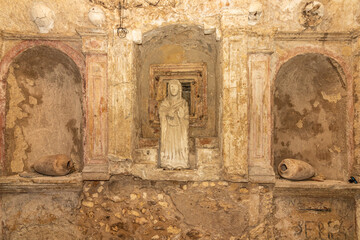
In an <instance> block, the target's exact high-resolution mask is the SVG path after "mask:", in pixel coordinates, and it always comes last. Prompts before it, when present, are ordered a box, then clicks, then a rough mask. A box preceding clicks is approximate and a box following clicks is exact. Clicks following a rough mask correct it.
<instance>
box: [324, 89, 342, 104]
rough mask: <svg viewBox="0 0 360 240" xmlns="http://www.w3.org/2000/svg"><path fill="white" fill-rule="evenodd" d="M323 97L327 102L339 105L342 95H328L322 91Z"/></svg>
mask: <svg viewBox="0 0 360 240" xmlns="http://www.w3.org/2000/svg"><path fill="white" fill-rule="evenodd" d="M321 95H322V97H323V98H324V99H325V100H327V101H329V102H331V103H337V101H339V100H340V99H341V95H340V93H337V94H329V95H327V94H326V92H324V91H321Z"/></svg>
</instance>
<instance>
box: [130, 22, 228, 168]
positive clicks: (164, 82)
mask: <svg viewBox="0 0 360 240" xmlns="http://www.w3.org/2000/svg"><path fill="white" fill-rule="evenodd" d="M218 50H219V43H218V42H217V41H216V36H215V33H212V34H205V33H204V29H203V28H201V27H198V26H188V25H171V26H166V27H162V28H159V29H155V30H152V31H150V32H147V33H145V34H144V36H143V41H142V44H141V45H137V47H136V75H137V103H138V104H136V112H137V118H136V119H137V121H136V130H135V131H136V136H137V142H136V150H135V155H136V156H138V155H140V157H138V158H137V157H135V158H136V159H137V160H135V161H136V162H140V163H151V164H156V162H157V161H158V159H159V146H160V145H161V144H160V135H161V126H160V117H159V108H160V104H161V103H162V102H164V100H165V99H166V97H167V96H169V93H168V84H169V82H171V81H173V80H178V81H179V82H180V84H181V94H182V96H181V97H182V98H183V99H184V100H185V101H186V103H187V106H188V108H189V117H188V118H189V124H188V127H189V130H188V147H189V165H190V167H189V168H190V169H196V168H197V167H198V164H199V161H197V155H198V151H197V149H199V148H202V149H207V148H209V147H211V148H212V149H218V140H217V136H218V122H219V117H218V116H219V112H218V109H219V94H220V91H219V90H218V89H221V88H220V84H221V81H219V79H220V78H221V77H220V69H219V66H220V65H219V64H218ZM203 143H204V144H203ZM206 143H208V144H206ZM164 144H165V143H163V146H164ZM210 145H211V146H210ZM211 151H212V150H211ZM213 152H215V150H214V151H213ZM157 165H158V166H160V165H161V164H159V163H157Z"/></svg>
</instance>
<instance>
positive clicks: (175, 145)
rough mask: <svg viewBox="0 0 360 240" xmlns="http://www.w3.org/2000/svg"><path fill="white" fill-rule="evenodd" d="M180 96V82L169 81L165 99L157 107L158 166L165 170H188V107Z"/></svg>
mask: <svg viewBox="0 0 360 240" xmlns="http://www.w3.org/2000/svg"><path fill="white" fill-rule="evenodd" d="M181 94H182V87H181V83H180V81H179V80H171V81H169V83H168V94H167V97H166V98H165V99H164V100H163V101H162V102H161V104H160V107H159V115H160V126H161V145H160V166H161V167H163V168H167V169H184V168H189V144H188V131H189V107H188V103H187V102H186V101H185V99H183V98H182V96H181Z"/></svg>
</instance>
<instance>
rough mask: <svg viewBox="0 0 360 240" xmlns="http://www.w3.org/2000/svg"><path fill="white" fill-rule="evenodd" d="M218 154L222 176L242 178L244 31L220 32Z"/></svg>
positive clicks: (245, 141) (245, 145)
mask: <svg viewBox="0 0 360 240" xmlns="http://www.w3.org/2000/svg"><path fill="white" fill-rule="evenodd" d="M222 51H223V52H222V58H223V59H222V69H223V91H222V103H221V107H222V109H223V110H222V123H221V128H222V136H221V139H222V154H223V166H224V177H225V179H227V180H231V181H246V180H247V172H248V165H247V159H248V115H247V112H248V89H247V87H248V86H247V67H246V59H247V56H246V35H245V34H244V33H240V34H238V35H237V36H226V35H225V36H224V37H223V46H222Z"/></svg>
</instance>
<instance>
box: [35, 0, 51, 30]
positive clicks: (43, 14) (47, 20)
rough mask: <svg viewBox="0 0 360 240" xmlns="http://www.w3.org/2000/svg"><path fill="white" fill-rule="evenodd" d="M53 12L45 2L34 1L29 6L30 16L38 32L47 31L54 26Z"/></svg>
mask: <svg viewBox="0 0 360 240" xmlns="http://www.w3.org/2000/svg"><path fill="white" fill-rule="evenodd" d="M54 17H55V14H54V12H53V11H52V10H51V9H50V8H48V7H47V6H46V5H45V4H43V3H41V2H39V3H35V4H34V5H33V7H32V8H31V18H32V20H33V22H34V23H35V24H36V26H37V27H38V29H39V32H40V33H48V32H50V30H51V29H53V28H54Z"/></svg>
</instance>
